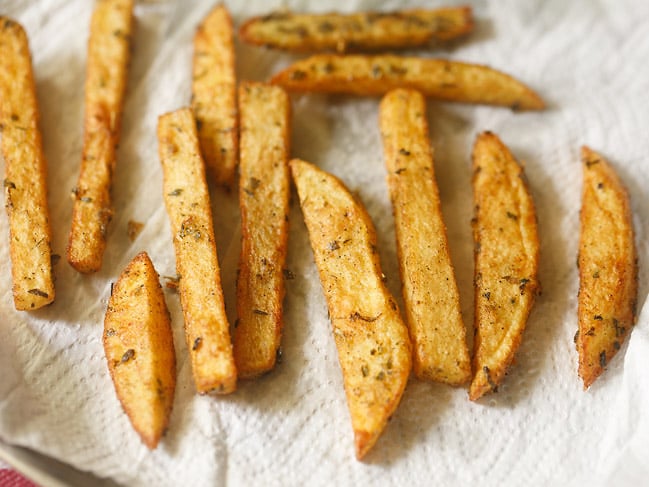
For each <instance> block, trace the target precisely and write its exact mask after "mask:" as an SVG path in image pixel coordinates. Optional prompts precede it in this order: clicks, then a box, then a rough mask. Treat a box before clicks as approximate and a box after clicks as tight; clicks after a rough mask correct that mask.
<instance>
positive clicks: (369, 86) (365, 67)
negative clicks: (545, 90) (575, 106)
mask: <svg viewBox="0 0 649 487" xmlns="http://www.w3.org/2000/svg"><path fill="white" fill-rule="evenodd" d="M271 82H272V83H274V84H279V85H281V86H283V87H284V88H286V89H287V90H289V91H296V92H321V93H340V94H349V95H360V96H379V95H383V94H385V93H387V92H388V91H390V90H392V89H395V88H412V89H415V90H418V91H420V92H421V93H423V94H424V95H425V96H428V97H431V98H436V99H439V100H446V101H453V102H459V103H475V104H485V105H497V106H504V107H509V108H511V109H512V110H515V111H520V110H542V109H543V108H545V104H544V103H543V100H542V99H541V97H540V96H539V95H538V94H536V93H535V92H534V91H533V90H532V89H531V88H529V87H528V86H527V85H525V84H524V83H522V82H520V81H518V80H517V79H515V78H513V77H512V76H510V75H508V74H505V73H503V72H501V71H498V70H496V69H493V68H490V67H488V66H482V65H478V64H469V63H462V62H458V61H449V60H446V59H431V58H423V57H403V56H394V55H391V54H382V55H373V56H363V55H344V56H342V55H335V54H319V55H315V56H311V57H309V58H307V59H302V60H300V61H297V62H295V63H294V64H292V65H291V66H289V67H288V68H286V69H284V70H283V71H280V72H279V73H277V74H276V75H275V76H273V78H272V79H271Z"/></svg>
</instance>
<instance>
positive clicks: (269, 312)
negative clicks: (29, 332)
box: [234, 83, 291, 378]
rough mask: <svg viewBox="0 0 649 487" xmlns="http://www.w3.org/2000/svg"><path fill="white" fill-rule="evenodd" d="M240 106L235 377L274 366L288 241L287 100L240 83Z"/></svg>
mask: <svg viewBox="0 0 649 487" xmlns="http://www.w3.org/2000/svg"><path fill="white" fill-rule="evenodd" d="M239 103H240V107H241V164H240V167H239V205H240V207H241V257H240V259H239V274H238V278H237V315H238V318H237V325H236V328H235V330H234V361H235V364H236V366H237V372H238V374H239V377H242V378H250V377H255V376H258V375H260V374H263V373H264V372H268V371H269V370H271V369H272V368H273V367H274V366H275V358H276V356H277V353H278V350H279V346H280V340H281V335H282V326H283V307H282V301H283V299H284V292H285V289H284V263H285V262H286V241H287V238H288V211H289V207H288V203H289V196H290V190H291V182H290V176H289V170H288V156H289V152H290V150H289V143H290V107H291V106H290V101H289V98H288V95H287V94H286V92H285V91H284V90H283V89H282V88H280V87H279V86H271V85H266V84H262V83H243V84H241V85H240V86H239Z"/></svg>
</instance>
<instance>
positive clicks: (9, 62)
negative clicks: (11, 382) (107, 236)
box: [0, 16, 54, 311]
mask: <svg viewBox="0 0 649 487" xmlns="http://www.w3.org/2000/svg"><path fill="white" fill-rule="evenodd" d="M0 53H2V54H1V55H0V131H1V132H2V137H1V138H2V154H3V156H4V160H5V179H4V189H5V208H6V209H7V214H8V216H9V254H10V256H11V273H12V278H13V297H14V306H15V307H16V309H17V310H22V311H25V310H30V309H36V308H41V307H42V306H45V305H46V304H49V303H51V302H52V301H53V300H54V282H53V277H52V263H51V254H52V251H51V248H50V242H51V238H52V237H51V230H50V223H49V211H48V206H47V164H46V162H45V157H44V155H43V147H42V142H41V133H40V131H39V128H38V118H39V115H38V103H37V100H36V91H35V86H34V76H33V73H32V62H31V56H30V53H29V41H28V39H27V34H26V33H25V31H24V30H23V28H22V27H21V26H20V25H19V24H18V23H16V22H14V21H13V20H11V19H9V18H7V17H1V16H0Z"/></svg>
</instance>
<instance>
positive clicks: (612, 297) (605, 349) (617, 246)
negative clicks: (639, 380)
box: [575, 147, 638, 389]
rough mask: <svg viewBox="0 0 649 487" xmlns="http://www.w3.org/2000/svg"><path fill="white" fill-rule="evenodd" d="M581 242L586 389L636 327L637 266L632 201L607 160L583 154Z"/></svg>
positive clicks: (580, 336)
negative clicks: (630, 203) (634, 326)
mask: <svg viewBox="0 0 649 487" xmlns="http://www.w3.org/2000/svg"><path fill="white" fill-rule="evenodd" d="M582 162H583V171H584V188H583V193H582V206H581V234H580V239H579V258H578V264H579V282H580V285H579V300H578V320H579V331H578V333H577V336H576V337H575V340H576V345H577V352H578V353H579V376H580V377H581V378H582V380H583V381H584V389H587V388H588V387H589V386H590V385H591V384H592V383H593V382H594V381H595V379H597V377H599V376H600V374H601V373H602V372H604V369H605V368H606V365H607V364H608V363H609V362H610V361H611V359H612V358H613V356H615V354H616V353H617V351H618V350H619V349H620V346H621V344H622V343H623V342H624V340H625V339H626V337H627V335H628V334H629V332H630V331H631V328H632V327H633V325H634V324H635V319H636V316H635V314H636V303H637V295H638V264H637V255H636V248H635V242H634V232H633V220H632V216H631V209H630V205H629V196H628V195H627V192H626V189H625V188H624V186H623V184H622V182H621V181H620V179H619V177H618V176H617V174H616V173H615V171H614V169H613V168H612V167H611V165H610V164H609V163H608V162H606V160H605V159H604V158H603V157H602V156H600V155H599V154H597V153H596V152H594V151H592V150H591V149H589V148H588V147H583V148H582Z"/></svg>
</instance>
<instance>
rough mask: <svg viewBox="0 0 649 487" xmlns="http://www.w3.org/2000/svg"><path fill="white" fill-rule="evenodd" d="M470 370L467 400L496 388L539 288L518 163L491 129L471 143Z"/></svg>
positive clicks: (532, 223)
mask: <svg viewBox="0 0 649 487" xmlns="http://www.w3.org/2000/svg"><path fill="white" fill-rule="evenodd" d="M473 193H474V200H475V218H474V220H473V234H474V239H475V332H476V335H475V342H474V345H475V346H474V357H473V362H474V371H475V376H474V378H473V382H472V383H471V388H470V390H469V398H470V399H471V400H472V401H475V400H476V399H478V398H480V397H481V396H482V395H484V394H486V393H487V392H490V391H496V389H497V388H498V385H499V384H500V383H501V382H502V380H503V378H504V377H505V373H506V372H507V368H508V367H509V365H510V364H511V363H512V360H513V359H514V354H515V353H516V350H517V349H518V346H519V345H520V343H521V339H522V337H523V330H524V329H525V323H526V322H527V317H528V315H529V313H530V310H531V309H532V305H533V303H534V299H535V297H536V294H537V293H538V291H539V282H538V279H537V273H538V265H539V238H538V234H537V228H536V226H537V225H536V213H535V210H534V202H533V201H532V196H531V194H530V192H529V189H528V187H527V183H526V181H525V175H524V173H523V168H522V166H521V165H519V164H518V162H516V160H515V159H514V158H513V157H512V155H511V153H510V152H509V150H508V149H507V147H505V145H504V144H503V143H502V142H501V141H500V139H499V138H498V137H497V136H496V135H495V134H492V133H490V132H484V133H482V134H480V135H479V136H478V138H477V140H476V142H475V146H474V148H473Z"/></svg>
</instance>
